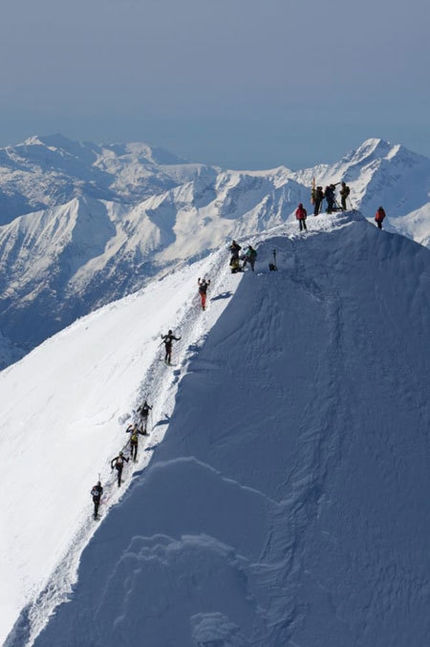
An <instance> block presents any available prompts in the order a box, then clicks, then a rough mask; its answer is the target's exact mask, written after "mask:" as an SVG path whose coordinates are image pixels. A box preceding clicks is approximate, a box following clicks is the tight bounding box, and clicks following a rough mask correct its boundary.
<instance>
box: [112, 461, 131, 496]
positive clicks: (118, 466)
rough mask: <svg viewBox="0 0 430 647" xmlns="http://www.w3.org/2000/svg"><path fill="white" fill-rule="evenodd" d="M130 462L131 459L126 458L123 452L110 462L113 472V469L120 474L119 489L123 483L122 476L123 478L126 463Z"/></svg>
mask: <svg viewBox="0 0 430 647" xmlns="http://www.w3.org/2000/svg"><path fill="white" fill-rule="evenodd" d="M129 460H130V459H129V458H126V457H125V456H124V454H123V452H120V453H119V454H118V456H115V458H112V460H111V462H110V467H111V469H112V470H113V468H115V469H116V470H117V473H118V487H120V485H121V483H122V480H121V476H122V470H123V469H124V461H126V463H128V461H129Z"/></svg>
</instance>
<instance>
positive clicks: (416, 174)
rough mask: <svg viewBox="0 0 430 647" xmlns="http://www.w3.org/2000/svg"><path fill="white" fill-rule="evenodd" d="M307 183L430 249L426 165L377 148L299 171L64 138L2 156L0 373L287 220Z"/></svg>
mask: <svg viewBox="0 0 430 647" xmlns="http://www.w3.org/2000/svg"><path fill="white" fill-rule="evenodd" d="M312 178H315V181H316V183H317V184H321V185H323V186H325V185H326V184H329V183H337V182H340V181H341V180H345V181H346V182H347V183H348V185H349V186H350V187H351V195H350V207H351V208H354V209H358V210H360V211H361V212H362V213H363V214H364V215H365V216H366V217H369V218H370V217H373V215H374V212H375V211H376V209H377V207H378V206H379V205H380V204H382V205H383V206H384V208H385V210H386V212H387V215H388V222H387V225H386V228H387V229H388V230H391V231H399V232H400V233H402V234H404V235H406V236H408V237H410V238H413V239H414V240H416V241H417V242H419V243H421V244H423V245H427V246H430V201H429V200H430V199H429V192H430V159H429V158H427V157H423V156H421V155H418V154H416V153H413V152H411V151H409V150H407V149H405V148H403V147H402V146H399V145H391V144H389V143H387V142H385V141H382V140H380V139H369V140H367V141H365V142H364V143H363V144H362V145H361V146H360V147H359V148H358V149H357V150H354V151H352V152H350V153H348V154H347V155H346V156H345V157H344V158H343V159H342V160H340V161H339V162H337V163H336V164H333V165H327V164H324V165H319V166H316V167H314V168H310V169H305V170H300V171H292V170H290V169H288V168H286V167H279V168H276V169H272V170H265V171H232V170H225V169H221V168H218V167H213V166H206V165H204V164H195V163H189V162H187V161H185V160H183V159H181V158H179V157H176V156H175V155H173V154H171V153H169V152H167V151H164V150H162V149H158V148H151V147H150V146H148V145H146V144H143V143H135V144H115V145H105V144H104V145H96V144H93V143H89V142H74V141H71V140H69V139H66V138H65V137H63V136H61V135H53V136H48V137H32V138H30V139H28V140H26V141H25V142H24V143H22V144H19V145H17V146H13V147H7V148H3V149H0V282H1V283H0V288H1V289H0V331H1V333H2V335H0V368H1V367H4V366H6V365H8V364H10V363H11V362H13V361H15V360H16V359H17V358H18V357H19V356H22V354H25V352H27V351H28V350H30V349H31V348H33V347H34V346H36V345H38V344H39V343H40V342H42V341H43V340H45V339H46V338H47V337H49V336H51V335H52V334H54V333H56V332H58V331H59V330H61V329H62V328H64V327H65V326H67V325H68V324H70V323H71V322H72V321H74V320H75V319H76V318H78V317H80V316H82V315H84V314H86V313H88V312H90V311H91V310H93V309H95V308H97V307H98V306H101V305H103V304H105V303H108V302H110V301H112V300H114V299H117V298H120V297H122V296H124V295H126V294H128V293H130V292H132V291H134V290H136V289H138V288H140V287H142V286H143V285H145V283H146V282H147V281H148V280H149V279H153V278H154V277H159V276H162V275H164V274H165V273H167V272H169V271H172V269H174V268H176V267H178V266H180V265H181V264H182V263H183V262H184V261H190V260H193V259H198V258H200V257H202V256H204V255H206V254H208V253H209V252H210V251H211V250H213V249H215V248H218V247H220V246H222V245H226V243H227V242H228V241H229V240H230V239H231V238H232V237H234V238H238V239H240V238H241V237H246V236H249V235H252V234H254V233H259V232H262V231H264V230H266V229H270V228H271V227H275V226H277V225H280V224H282V223H283V222H285V221H286V220H288V219H289V218H293V217H294V215H293V214H294V210H295V209H296V207H297V204H298V203H299V202H303V203H304V204H305V206H308V205H309V199H310V186H311V183H312ZM309 207H310V205H309ZM309 224H310V227H309V229H312V223H311V222H310V223H309Z"/></svg>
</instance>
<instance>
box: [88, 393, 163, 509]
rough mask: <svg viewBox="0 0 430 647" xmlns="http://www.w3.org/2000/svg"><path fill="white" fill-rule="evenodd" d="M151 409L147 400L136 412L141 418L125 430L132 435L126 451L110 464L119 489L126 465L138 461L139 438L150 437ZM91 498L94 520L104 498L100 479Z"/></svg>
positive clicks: (93, 489) (121, 452) (120, 453)
mask: <svg viewBox="0 0 430 647" xmlns="http://www.w3.org/2000/svg"><path fill="white" fill-rule="evenodd" d="M151 409H152V406H151V405H150V404H148V402H147V400H145V401H144V402H143V404H141V405H140V407H139V408H138V409H137V410H136V412H135V413H136V414H138V416H139V422H134V423H132V424H130V425H128V427H127V429H126V430H125V433H126V434H130V438H129V439H128V441H127V443H126V445H125V447H124V449H122V450H121V451H120V452H119V454H118V456H115V457H114V458H112V460H111V462H110V467H111V470H113V469H116V473H117V484H118V487H120V486H121V483H122V472H123V469H124V466H125V463H128V462H129V460H130V459H133V462H136V461H137V450H138V446H139V436H149V433H148V418H149V412H150V411H151ZM127 447H129V452H130V454H129V456H125V455H124V450H125V449H126V448H127ZM91 496H92V499H93V504H94V513H93V517H94V519H98V518H99V507H100V503H101V500H102V496H103V487H102V484H101V481H100V479H99V480H98V481H97V483H96V484H95V485H94V487H93V488H92V489H91Z"/></svg>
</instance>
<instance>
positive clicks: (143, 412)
mask: <svg viewBox="0 0 430 647" xmlns="http://www.w3.org/2000/svg"><path fill="white" fill-rule="evenodd" d="M151 409H152V407H151V405H149V404H148V403H147V401H146V400H145V402H144V403H143V404H142V405H140V407H139V408H138V410H137V413H138V414H139V415H140V418H141V421H142V428H143V432H144V433H146V428H147V426H148V417H149V412H150V411H151Z"/></svg>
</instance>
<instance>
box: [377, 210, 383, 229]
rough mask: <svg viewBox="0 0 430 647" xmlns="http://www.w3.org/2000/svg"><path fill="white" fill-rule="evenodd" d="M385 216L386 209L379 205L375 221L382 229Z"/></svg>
mask: <svg viewBox="0 0 430 647" xmlns="http://www.w3.org/2000/svg"><path fill="white" fill-rule="evenodd" d="M384 218H385V211H384V209H383V208H382V207H379V209H378V211H377V212H376V215H375V222H376V224H377V225H378V227H379V229H382V221H383V220H384Z"/></svg>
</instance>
